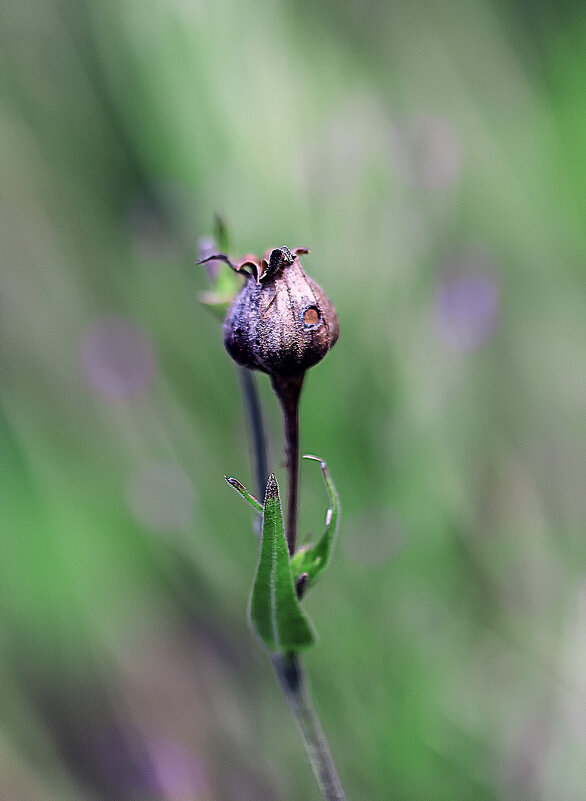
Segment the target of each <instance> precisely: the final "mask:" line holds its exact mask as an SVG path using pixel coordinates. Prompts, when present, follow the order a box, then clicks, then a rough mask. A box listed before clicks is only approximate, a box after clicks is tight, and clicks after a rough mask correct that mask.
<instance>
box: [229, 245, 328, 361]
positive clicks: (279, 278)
mask: <svg viewBox="0 0 586 801" xmlns="http://www.w3.org/2000/svg"><path fill="white" fill-rule="evenodd" d="M308 252H309V251H307V250H305V249H304V248H297V249H296V250H294V251H293V252H291V251H290V250H289V249H288V248H286V247H281V248H276V249H274V250H273V251H271V253H270V255H269V257H268V259H267V258H266V257H265V258H264V259H262V260H260V259H258V258H257V257H254V256H248V257H246V259H244V260H243V261H241V262H240V263H239V264H238V265H233V264H231V262H229V260H228V259H227V257H223V258H224V260H225V261H227V262H228V263H229V264H230V265H231V266H232V267H233V269H235V270H236V271H237V272H240V273H242V274H244V275H246V277H247V280H246V284H245V285H244V287H243V288H242V290H241V291H240V293H239V294H238V295H237V297H236V298H235V300H234V302H233V303H232V305H231V307H230V309H229V310H228V314H227V315H226V319H225V321H224V345H225V346H226V350H227V351H228V353H229V354H230V356H231V357H232V358H233V359H234V360H235V361H236V362H238V364H241V365H243V366H244V367H248V368H250V369H253V370H262V371H263V372H265V373H268V374H269V375H272V376H298V375H301V374H303V373H304V372H305V371H306V370H307V369H308V368H309V367H312V366H313V365H314V364H317V362H319V361H321V359H323V357H324V356H325V355H326V353H327V352H328V351H329V349H330V348H331V347H332V346H333V345H334V344H335V343H336V341H337V339H338V335H339V331H340V328H339V323H338V316H337V314H336V310H335V308H334V306H333V304H332V302H331V301H330V299H329V298H328V297H327V295H326V294H325V292H324V291H323V289H322V288H321V287H320V286H319V285H318V284H316V282H315V281H314V280H313V279H312V278H310V277H309V276H308V275H307V273H306V272H305V270H304V269H303V267H302V265H301V262H300V260H299V255H300V254H303V253H308ZM215 258H217V256H216V257H215Z"/></svg>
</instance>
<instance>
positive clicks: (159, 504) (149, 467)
mask: <svg viewBox="0 0 586 801" xmlns="http://www.w3.org/2000/svg"><path fill="white" fill-rule="evenodd" d="M126 500H127V503H128V506H129V508H130V511H131V513H132V516H133V517H134V518H135V520H137V521H138V522H139V523H141V525H143V526H146V527H147V528H149V529H152V530H153V531H159V532H174V531H179V530H181V529H183V528H185V527H186V526H188V525H189V524H190V522H191V520H192V518H193V511H194V505H195V492H194V489H193V485H192V483H191V481H190V479H189V476H188V475H187V474H186V473H185V471H184V470H182V469H181V468H180V467H178V466H177V465H174V464H169V463H167V462H147V463H145V464H143V465H141V466H140V467H139V468H138V470H137V471H136V472H135V473H134V475H133V476H132V477H131V478H130V480H129V482H128V485H127V488H126Z"/></svg>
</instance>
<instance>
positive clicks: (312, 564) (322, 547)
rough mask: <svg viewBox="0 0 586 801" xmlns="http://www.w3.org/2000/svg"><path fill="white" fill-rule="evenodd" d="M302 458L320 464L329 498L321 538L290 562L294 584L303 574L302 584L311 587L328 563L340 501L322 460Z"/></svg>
mask: <svg viewBox="0 0 586 801" xmlns="http://www.w3.org/2000/svg"><path fill="white" fill-rule="evenodd" d="M303 458H304V459H312V460H313V461H315V462H319V463H320V466H321V469H322V473H323V476H324V481H325V482H326V489H327V491H328V495H329V496H330V507H329V509H328V511H327V513H326V530H325V532H324V534H323V536H322V538H321V539H320V541H319V542H318V543H317V544H316V545H308V546H306V547H304V548H300V550H299V551H298V552H297V553H296V554H295V555H294V556H293V559H292V560H291V570H292V571H293V577H294V580H295V583H296V584H297V582H298V581H299V578H300V577H301V576H302V575H303V574H304V573H305V574H307V579H306V580H305V582H304V583H306V584H307V585H308V586H311V585H312V584H315V582H316V581H317V579H318V578H319V577H320V575H321V574H322V573H323V571H324V570H325V569H326V567H327V566H328V565H329V563H330V559H331V557H332V551H333V548H334V542H335V539H336V531H337V528H338V517H339V514H340V499H339V498H338V493H337V492H336V487H335V486H334V482H333V481H332V478H331V476H330V473H329V471H328V468H327V465H326V463H325V462H324V461H323V459H319V458H318V457H317V456H304V457H303Z"/></svg>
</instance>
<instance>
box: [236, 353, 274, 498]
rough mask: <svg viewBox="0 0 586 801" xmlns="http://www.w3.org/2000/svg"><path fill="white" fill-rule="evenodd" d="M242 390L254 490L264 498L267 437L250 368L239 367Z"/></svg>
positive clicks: (266, 477) (267, 475) (266, 473)
mask: <svg viewBox="0 0 586 801" xmlns="http://www.w3.org/2000/svg"><path fill="white" fill-rule="evenodd" d="M240 379H241V381H242V392H243V394H244V400H245V403H246V411H247V413H248V419H249V421H250V434H251V438H252V452H253V454H254V470H255V473H256V491H257V493H258V497H259V498H260V499H262V498H264V494H265V487H266V485H267V479H268V477H269V469H268V466H267V465H268V459H267V438H266V435H265V428H264V421H263V417H262V408H261V405H260V399H259V397H258V389H257V386H256V380H255V377H254V375H253V373H252V371H251V370H248V369H247V368H246V367H241V368H240Z"/></svg>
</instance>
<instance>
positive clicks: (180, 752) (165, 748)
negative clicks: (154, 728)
mask: <svg viewBox="0 0 586 801" xmlns="http://www.w3.org/2000/svg"><path fill="white" fill-rule="evenodd" d="M150 756H151V759H152V760H153V764H154V768H155V772H156V775H157V779H158V782H159V785H160V787H161V790H162V791H163V793H164V795H165V798H169V799H196V798H199V797H200V795H201V794H202V793H206V792H207V791H208V782H207V777H206V771H205V768H204V766H203V764H202V762H201V761H200V760H199V759H197V758H196V757H195V756H194V755H193V754H190V753H189V752H188V751H187V750H186V749H185V748H184V747H183V746H181V745H180V744H179V743H177V742H174V741H171V740H160V741H158V742H157V743H155V744H154V745H152V746H151V753H150Z"/></svg>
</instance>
